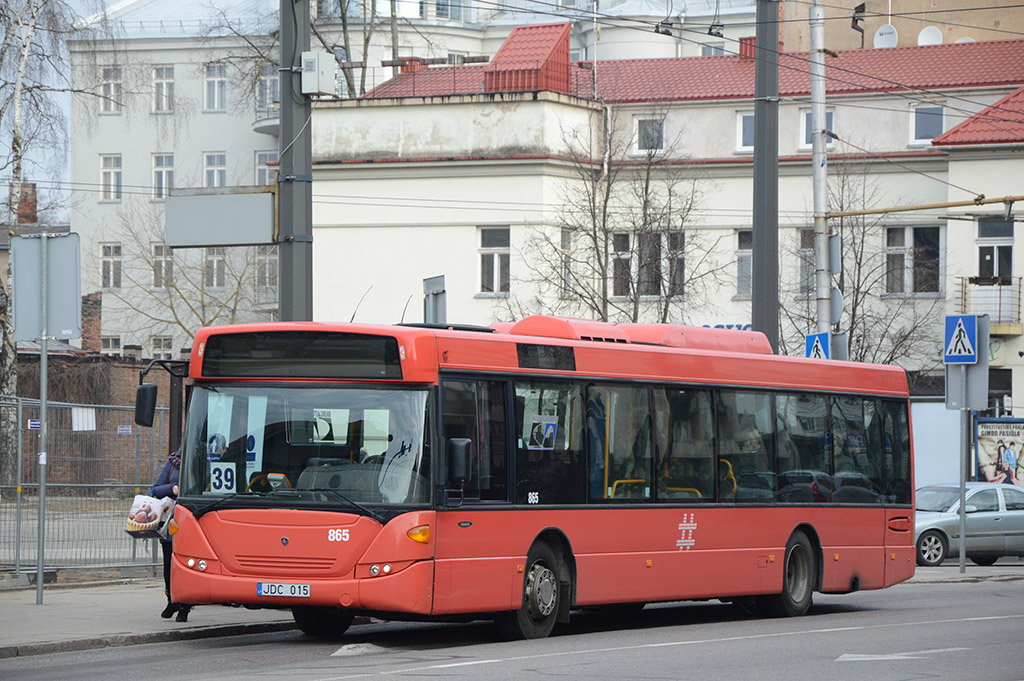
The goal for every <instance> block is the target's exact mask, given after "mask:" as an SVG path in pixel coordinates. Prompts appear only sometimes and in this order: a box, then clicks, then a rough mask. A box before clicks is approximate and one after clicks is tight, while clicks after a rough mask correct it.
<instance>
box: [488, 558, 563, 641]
mask: <svg viewBox="0 0 1024 681" xmlns="http://www.w3.org/2000/svg"><path fill="white" fill-rule="evenodd" d="M558 583H559V575H558V561H557V559H556V558H555V553H554V551H552V550H551V547H550V546H548V545H547V544H544V543H539V544H535V545H534V546H533V548H531V549H530V552H529V553H528V554H527V556H526V574H525V576H524V577H523V603H522V605H521V606H520V608H519V609H518V610H513V611H511V612H506V613H502V614H501V615H499V616H498V619H497V621H496V624H497V625H498V632H499V633H500V634H501V636H502V638H505V639H509V640H517V639H524V638H544V637H545V636H547V635H548V634H550V633H551V630H552V629H553V628H554V626H555V619H556V618H557V617H558V605H559V603H558V598H559V596H558Z"/></svg>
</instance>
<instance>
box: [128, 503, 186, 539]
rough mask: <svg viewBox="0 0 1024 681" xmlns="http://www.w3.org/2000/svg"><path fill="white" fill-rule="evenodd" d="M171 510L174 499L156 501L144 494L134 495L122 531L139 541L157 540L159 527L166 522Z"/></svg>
mask: <svg viewBox="0 0 1024 681" xmlns="http://www.w3.org/2000/svg"><path fill="white" fill-rule="evenodd" d="M172 508H174V499H172V498H170V497H164V498H163V499H156V498H154V497H151V496H147V495H145V494H136V495H135V500H134V501H132V507H131V509H130V510H129V511H128V519H127V520H126V521H125V527H124V531H125V532H127V533H128V534H130V535H132V536H133V537H139V538H141V539H151V538H159V537H160V534H159V532H158V530H159V528H160V525H161V524H163V523H165V522H166V520H167V518H168V517H169V514H170V511H171V509H172Z"/></svg>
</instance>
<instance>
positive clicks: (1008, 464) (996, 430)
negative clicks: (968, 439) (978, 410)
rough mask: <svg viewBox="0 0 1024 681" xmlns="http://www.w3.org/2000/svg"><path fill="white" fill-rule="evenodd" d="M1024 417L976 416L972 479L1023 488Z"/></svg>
mask: <svg viewBox="0 0 1024 681" xmlns="http://www.w3.org/2000/svg"><path fill="white" fill-rule="evenodd" d="M1022 449H1024V420H1021V419H978V420H977V422H976V424H975V452H977V471H976V474H975V479H977V480H982V481H986V482H1002V483H1006V484H1011V485H1018V486H1020V487H1024V479H1022V478H1024V456H1021V450H1022Z"/></svg>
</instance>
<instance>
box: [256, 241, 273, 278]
mask: <svg viewBox="0 0 1024 681" xmlns="http://www.w3.org/2000/svg"><path fill="white" fill-rule="evenodd" d="M276 286H277V246H270V245H261V246H257V247H256V288H262V289H267V288H275V287H276Z"/></svg>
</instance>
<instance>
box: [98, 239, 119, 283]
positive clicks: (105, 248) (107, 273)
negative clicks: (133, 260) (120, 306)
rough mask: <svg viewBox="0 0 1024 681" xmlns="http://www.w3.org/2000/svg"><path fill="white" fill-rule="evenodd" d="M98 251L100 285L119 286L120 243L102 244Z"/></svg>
mask: <svg viewBox="0 0 1024 681" xmlns="http://www.w3.org/2000/svg"><path fill="white" fill-rule="evenodd" d="M100 253H101V254H102V255H101V257H100V276H101V278H102V280H103V281H102V287H103V288H121V244H102V245H101V246H100Z"/></svg>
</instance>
